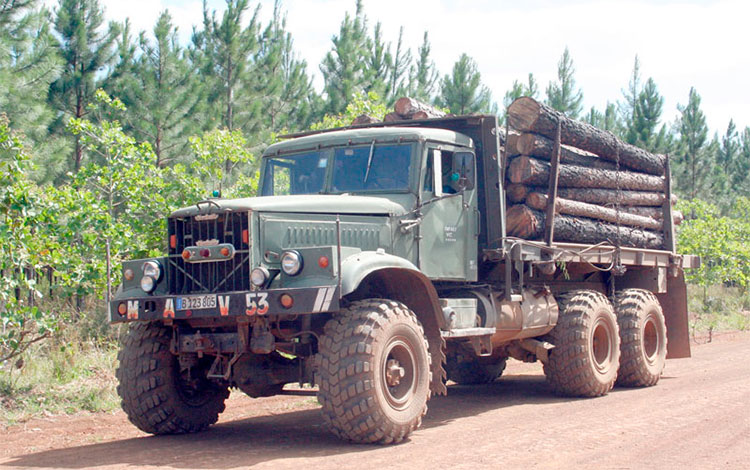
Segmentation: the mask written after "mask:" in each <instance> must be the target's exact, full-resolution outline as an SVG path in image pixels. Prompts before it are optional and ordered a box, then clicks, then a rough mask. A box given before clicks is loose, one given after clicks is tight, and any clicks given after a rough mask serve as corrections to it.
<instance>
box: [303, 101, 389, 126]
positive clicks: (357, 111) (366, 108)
mask: <svg viewBox="0 0 750 470" xmlns="http://www.w3.org/2000/svg"><path fill="white" fill-rule="evenodd" d="M386 112H387V109H386V106H385V103H383V100H382V99H381V98H380V96H379V95H378V94H377V93H375V92H372V91H371V92H369V93H368V94H367V95H365V94H363V93H355V94H354V96H353V97H352V100H351V101H350V102H349V104H347V105H346V109H345V110H344V112H343V113H341V114H337V115H334V116H332V115H330V114H326V115H325V116H324V117H323V120H321V121H319V122H316V123H314V124H313V125H312V126H310V129H311V130H321V129H334V128H337V127H346V126H349V125H351V123H352V121H353V120H354V118H356V117H357V116H360V115H362V114H367V115H368V116H372V117H374V118H376V119H383V117H384V116H385V114H386Z"/></svg>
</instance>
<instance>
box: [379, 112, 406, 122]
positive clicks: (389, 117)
mask: <svg viewBox="0 0 750 470" xmlns="http://www.w3.org/2000/svg"><path fill="white" fill-rule="evenodd" d="M404 119H405V118H403V117H401V115H400V114H398V113H388V114H386V115H385V116H384V117H383V122H396V121H403V120H404Z"/></svg>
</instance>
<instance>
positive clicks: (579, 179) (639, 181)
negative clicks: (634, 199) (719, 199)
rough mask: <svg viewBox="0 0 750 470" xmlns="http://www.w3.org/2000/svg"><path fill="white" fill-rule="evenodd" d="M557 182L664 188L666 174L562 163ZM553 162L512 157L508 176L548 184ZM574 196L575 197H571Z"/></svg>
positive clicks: (562, 184)
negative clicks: (664, 175) (657, 174)
mask: <svg viewBox="0 0 750 470" xmlns="http://www.w3.org/2000/svg"><path fill="white" fill-rule="evenodd" d="M559 168H560V176H559V179H558V185H559V186H560V187H563V188H565V187H573V188H607V189H631V190H638V191H664V178H662V177H660V176H653V175H646V174H643V173H635V172H632V171H619V172H618V171H612V170H600V169H597V168H586V167H582V166H578V165H568V164H561V165H560V167H559ZM549 172H550V164H549V163H547V162H544V161H541V160H538V159H536V158H531V157H526V156H520V157H516V158H514V159H513V160H511V162H510V165H509V166H508V179H509V180H510V182H511V183H519V184H524V185H537V186H538V185H546V184H547V183H548V181H549ZM571 199H574V198H571Z"/></svg>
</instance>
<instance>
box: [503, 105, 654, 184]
mask: <svg viewBox="0 0 750 470" xmlns="http://www.w3.org/2000/svg"><path fill="white" fill-rule="evenodd" d="M558 120H559V121H560V125H561V137H560V140H561V143H562V144H565V145H570V146H573V147H576V148H579V149H582V150H585V151H587V152H591V153H594V154H596V155H599V157H601V158H604V159H606V160H610V161H617V159H618V158H619V160H620V164H621V165H623V166H627V167H628V168H632V169H634V170H638V171H642V172H645V173H649V174H651V175H658V176H661V175H663V174H664V162H665V157H664V155H656V154H652V153H649V152H647V151H645V150H643V149H640V148H638V147H636V146H634V145H630V144H626V143H624V142H622V141H621V140H619V139H617V138H616V137H615V136H614V134H612V133H610V132H607V131H603V130H601V129H597V128H596V127H594V126H592V125H590V124H586V123H584V122H580V121H576V120H573V119H570V118H567V117H565V115H563V114H562V113H560V112H558V111H555V110H554V109H552V108H550V107H549V106H546V105H544V104H541V103H539V102H537V101H536V100H534V99H533V98H529V97H526V96H525V97H521V98H518V99H517V100H515V101H514V102H513V103H511V105H510V106H509V107H508V123H509V124H510V126H511V127H513V128H515V129H517V130H519V131H523V132H533V133H536V134H541V135H543V136H545V137H548V138H550V139H552V138H554V137H555V133H556V132H557V122H558Z"/></svg>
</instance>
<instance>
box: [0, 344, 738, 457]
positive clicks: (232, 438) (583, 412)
mask: <svg viewBox="0 0 750 470" xmlns="http://www.w3.org/2000/svg"><path fill="white" fill-rule="evenodd" d="M749 355H750V334H748V333H735V334H729V335H724V336H721V337H718V338H714V342H712V343H709V344H705V345H700V346H693V356H694V357H693V358H692V359H680V360H673V361H668V362H667V368H666V370H665V373H664V377H663V378H662V380H661V382H660V383H659V385H658V386H656V387H652V388H646V389H615V391H614V392H612V393H611V394H609V395H608V396H606V397H602V398H597V399H562V398H558V397H554V396H553V395H552V394H551V393H550V392H549V390H548V388H547V387H546V385H545V382H544V377H543V375H542V372H541V368H540V367H539V366H537V365H529V364H520V363H517V362H514V363H513V364H512V365H511V366H509V369H508V371H507V375H504V376H503V378H502V379H500V380H499V381H498V382H496V383H494V384H492V385H487V386H480V387H459V386H453V387H450V389H449V394H448V396H447V397H437V398H434V399H432V400H431V401H430V411H429V413H428V416H427V419H426V421H425V424H424V426H423V428H422V429H420V430H419V431H417V432H416V433H415V434H414V435H413V436H412V437H411V438H410V439H409V440H408V441H406V442H404V443H403V444H401V445H398V446H391V447H375V446H365V445H347V444H344V443H342V442H339V441H338V440H336V439H335V438H334V437H332V436H331V435H330V434H328V432H327V431H326V430H325V429H324V428H322V427H321V425H320V419H319V417H318V410H317V402H316V401H315V399H314V398H312V397H289V396H284V397H273V398H267V399H260V400H251V399H250V398H247V397H244V396H241V395H239V394H233V396H232V398H230V400H229V403H228V407H227V411H226V412H225V414H224V415H223V416H222V419H221V421H220V422H219V424H217V425H216V426H214V427H213V428H212V429H211V430H210V431H208V432H206V433H203V434H198V435H190V436H167V437H149V436H146V435H145V434H142V433H140V432H138V431H137V430H135V428H133V427H132V426H131V425H130V424H129V423H128V422H127V420H126V419H125V417H124V416H123V414H122V413H121V412H117V413H112V414H97V415H79V416H73V417H52V418H47V419H43V420H34V421H31V422H28V423H26V424H24V425H20V426H15V427H12V428H10V429H7V430H5V431H4V432H3V433H2V436H0V469H4V468H23V469H29V468H33V469H37V468H65V469H83V468H97V469H123V468H171V469H208V468H217V469H234V468H247V467H254V468H273V469H284V468H294V469H299V468H337V469H348V468H359V469H364V468H409V469H421V468H431V469H438V468H447V467H453V468H472V469H476V468H501V467H505V468H515V467H521V468H523V467H542V468H571V467H576V468H580V467H583V468H678V467H682V468H691V469H692V468H715V467H724V468H747V466H748V462H750V361H748V356H749Z"/></svg>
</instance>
